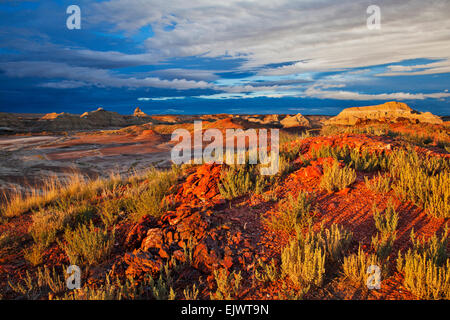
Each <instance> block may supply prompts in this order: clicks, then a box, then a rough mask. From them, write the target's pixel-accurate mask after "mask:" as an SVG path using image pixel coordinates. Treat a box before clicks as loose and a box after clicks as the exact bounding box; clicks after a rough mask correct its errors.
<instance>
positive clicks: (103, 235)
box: [60, 222, 114, 265]
mask: <svg viewBox="0 0 450 320" xmlns="http://www.w3.org/2000/svg"><path fill="white" fill-rule="evenodd" d="M64 240H65V243H64V244H62V243H60V246H61V247H62V248H63V249H64V250H65V252H66V254H67V256H68V257H69V260H70V262H71V263H72V264H75V265H95V264H98V263H100V262H102V261H103V260H104V259H105V258H107V257H108V256H109V254H110V252H111V250H112V248H113V245H114V233H113V232H112V233H108V232H107V231H106V230H101V229H99V228H96V227H95V226H94V224H93V223H92V222H91V223H90V225H89V226H87V225H82V226H80V227H78V228H77V229H75V230H73V231H71V230H70V229H67V230H66V232H65V234H64Z"/></svg>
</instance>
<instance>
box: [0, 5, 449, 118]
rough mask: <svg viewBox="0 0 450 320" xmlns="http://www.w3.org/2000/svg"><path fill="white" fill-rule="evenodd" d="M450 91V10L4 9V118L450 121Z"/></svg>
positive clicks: (0, 62) (0, 53) (0, 14)
mask: <svg viewBox="0 0 450 320" xmlns="http://www.w3.org/2000/svg"><path fill="white" fill-rule="evenodd" d="M70 5H77V6H78V7H79V8H80V17H81V20H80V21H81V25H80V29H69V28H68V27H67V23H66V22H67V20H68V18H70V16H71V13H72V12H69V13H67V8H68V7H69V6H70ZM372 5H376V6H378V8H379V9H380V24H379V29H374V28H373V24H372V23H373V22H374V21H376V20H373V19H372V18H373V17H374V16H373V11H369V12H368V7H369V6H372ZM368 19H369V25H370V26H372V27H370V28H369V27H368V22H367V21H368ZM70 21H72V20H70ZM449 86H450V1H448V0H429V1H423V0H368V1H366V0H339V1H336V0H279V1H273V0H224V1H213V0H189V1H187V0H102V1H93V0H70V1H66V0H58V1H53V0H46V1H31V0H30V1H17V0H14V1H13V0H2V1H0V112H21V113H22V112H29V113H49V112H70V113H83V112H85V111H91V110H95V109H97V108H99V107H102V108H104V109H106V110H111V111H117V112H119V113H121V114H131V113H132V112H133V110H134V109H135V108H136V107H140V108H141V109H142V110H143V111H144V112H146V113H148V114H213V113H235V114H238V113H241V114H242V113H243V114H251V113H255V114H273V113H279V114H296V113H302V114H306V115H308V114H324V115H335V114H337V113H339V112H340V111H341V110H342V109H344V108H347V107H354V106H366V105H375V104H381V103H384V102H386V101H401V102H405V103H407V104H408V105H409V106H410V107H412V108H414V109H416V110H418V111H431V112H432V113H434V114H437V115H450V107H449V106H450V104H449V102H450V92H449Z"/></svg>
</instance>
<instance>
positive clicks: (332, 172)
mask: <svg viewBox="0 0 450 320" xmlns="http://www.w3.org/2000/svg"><path fill="white" fill-rule="evenodd" d="M355 180H356V172H355V170H354V169H352V168H349V167H343V168H340V167H339V163H338V162H334V163H333V165H331V166H329V165H326V166H325V167H324V173H323V176H322V178H321V180H320V187H321V188H322V189H325V190H327V191H329V192H333V191H339V190H342V189H345V188H346V187H348V186H350V185H351V184H352V183H353V182H355Z"/></svg>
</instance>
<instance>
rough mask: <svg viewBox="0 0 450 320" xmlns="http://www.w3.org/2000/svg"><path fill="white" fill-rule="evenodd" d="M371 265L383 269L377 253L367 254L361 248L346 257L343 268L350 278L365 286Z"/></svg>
mask: <svg viewBox="0 0 450 320" xmlns="http://www.w3.org/2000/svg"><path fill="white" fill-rule="evenodd" d="M370 266H377V267H379V268H380V269H381V270H383V266H382V264H381V262H380V260H379V259H378V257H377V256H376V255H375V254H367V253H366V252H364V251H363V250H362V249H361V248H359V249H358V253H356V254H352V255H350V256H347V257H345V258H344V263H343V264H342V269H343V273H344V275H345V276H346V277H347V278H348V279H350V280H351V281H353V282H354V283H357V284H359V285H361V286H365V285H367V279H368V277H369V273H368V272H367V270H368V268H369V267H370ZM382 273H383V272H382Z"/></svg>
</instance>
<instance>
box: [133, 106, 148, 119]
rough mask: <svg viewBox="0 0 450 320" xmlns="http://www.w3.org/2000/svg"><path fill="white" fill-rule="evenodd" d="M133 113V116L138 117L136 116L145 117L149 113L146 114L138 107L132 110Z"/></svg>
mask: <svg viewBox="0 0 450 320" xmlns="http://www.w3.org/2000/svg"><path fill="white" fill-rule="evenodd" d="M133 115H134V116H135V117H138V118H147V117H149V115H147V114H146V113H144V112H143V111H142V110H141V109H140V108H139V107H137V108H136V109H135V110H134V113H133Z"/></svg>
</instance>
